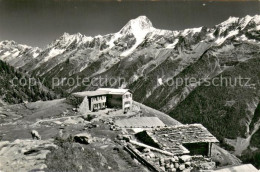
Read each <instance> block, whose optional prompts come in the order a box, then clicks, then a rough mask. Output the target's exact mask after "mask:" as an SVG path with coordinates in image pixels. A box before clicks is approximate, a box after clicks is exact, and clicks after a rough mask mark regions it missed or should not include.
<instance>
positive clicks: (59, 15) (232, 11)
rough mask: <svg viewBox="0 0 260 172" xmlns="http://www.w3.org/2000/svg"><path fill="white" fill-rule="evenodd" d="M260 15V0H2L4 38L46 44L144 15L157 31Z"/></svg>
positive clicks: (0, 25) (0, 19)
mask: <svg viewBox="0 0 260 172" xmlns="http://www.w3.org/2000/svg"><path fill="white" fill-rule="evenodd" d="M256 14H260V1H249V2H245V1H211V2H210V1H191V0H189V1H180V0H178V1H177V0H174V1H169V0H168V1H167V0H156V1H149V0H143V1H138V0H135V1H121V2H118V1H114V0H101V1H98V2H97V1H93V0H92V1H90V0H0V41H2V40H14V41H16V42H18V43H21V44H26V45H30V46H34V47H35V46H38V47H41V48H43V47H46V45H47V44H49V43H51V42H52V41H53V40H55V39H57V38H58V37H60V36H61V35H62V34H63V33H64V32H67V33H70V34H74V33H78V32H80V33H81V34H84V35H87V36H95V35H99V34H100V35H103V34H108V33H115V32H117V31H119V30H120V29H121V28H122V27H123V26H124V25H125V24H126V23H127V22H128V21H129V20H130V19H133V18H136V17H138V16H140V15H145V16H147V17H148V18H149V19H150V20H151V22H152V23H153V26H154V27H156V28H158V29H168V30H182V29H186V28H193V27H200V26H207V27H213V26H214V25H216V24H218V23H220V22H222V21H224V20H226V19H228V18H229V16H235V17H244V16H246V15H256Z"/></svg>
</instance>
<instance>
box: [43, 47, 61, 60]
mask: <svg viewBox="0 0 260 172" xmlns="http://www.w3.org/2000/svg"><path fill="white" fill-rule="evenodd" d="M64 51H65V49H55V48H54V49H51V51H50V52H49V55H48V56H46V57H45V58H44V61H45V62H46V61H48V60H50V59H51V58H53V57H54V56H57V55H59V54H61V53H63V52H64Z"/></svg>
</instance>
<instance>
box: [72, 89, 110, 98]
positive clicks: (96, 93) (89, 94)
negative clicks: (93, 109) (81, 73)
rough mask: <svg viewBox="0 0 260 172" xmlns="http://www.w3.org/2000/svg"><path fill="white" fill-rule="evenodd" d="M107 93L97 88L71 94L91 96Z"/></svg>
mask: <svg viewBox="0 0 260 172" xmlns="http://www.w3.org/2000/svg"><path fill="white" fill-rule="evenodd" d="M106 94H108V92H107V91H101V90H97V91H84V92H77V93H73V94H72V95H74V96H78V97H86V96H88V97H93V96H101V95H106Z"/></svg>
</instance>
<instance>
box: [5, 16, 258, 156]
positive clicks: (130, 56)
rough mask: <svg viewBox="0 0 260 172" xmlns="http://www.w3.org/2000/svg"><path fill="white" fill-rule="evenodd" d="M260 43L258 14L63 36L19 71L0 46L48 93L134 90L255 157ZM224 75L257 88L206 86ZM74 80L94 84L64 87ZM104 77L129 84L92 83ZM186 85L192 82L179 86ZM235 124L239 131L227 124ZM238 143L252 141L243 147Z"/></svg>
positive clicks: (142, 20)
mask: <svg viewBox="0 0 260 172" xmlns="http://www.w3.org/2000/svg"><path fill="white" fill-rule="evenodd" d="M259 41H260V15H255V16H245V17H243V18H236V17H230V18H229V19H227V20H226V21H224V22H222V23H220V24H218V25H215V26H214V27H211V28H208V27H199V28H192V29H184V30H179V31H169V30H160V29H156V28H154V27H153V26H152V23H151V21H150V20H149V19H148V18H147V17H144V16H141V17H138V18H136V19H133V20H131V21H129V22H128V23H127V24H126V25H125V26H124V27H123V28H122V29H121V30H119V32H116V33H111V34H107V35H104V36H101V35H98V36H95V37H87V36H84V35H82V34H80V33H77V34H74V35H69V34H67V33H65V34H63V35H62V36H61V37H60V38H57V39H56V40H54V41H53V42H52V43H50V44H49V45H48V46H47V48H45V49H43V50H42V51H40V52H39V55H38V56H37V57H35V58H32V57H31V56H29V55H28V57H27V58H26V59H31V60H28V61H26V62H27V63H25V64H24V65H23V66H18V65H16V64H18V62H19V59H23V58H16V56H12V55H11V54H12V51H11V52H9V51H8V49H3V48H2V47H1V46H0V59H3V60H4V61H6V62H7V63H11V62H12V63H11V64H12V65H13V66H14V67H19V68H20V69H21V70H24V71H25V70H26V72H28V73H30V74H32V75H33V76H37V77H42V78H45V79H46V80H47V82H48V83H47V84H49V85H50V86H51V84H52V83H51V81H52V78H58V79H59V80H60V81H61V82H60V84H59V85H58V86H57V87H59V88H62V89H64V90H66V91H67V92H68V93H71V92H75V91H83V90H94V89H96V88H97V87H127V88H130V89H131V90H132V91H133V93H134V99H135V100H136V101H138V102H141V103H144V104H145V105H148V106H151V107H153V108H156V109H158V110H161V111H163V112H167V113H168V114H170V116H172V117H173V118H176V119H177V120H179V121H180V122H182V123H192V122H199V123H202V124H203V125H205V126H206V127H207V128H209V130H210V131H211V132H212V133H213V134H214V135H217V136H218V137H219V138H220V137H221V140H222V142H223V143H224V142H228V143H229V144H231V145H232V146H233V147H234V149H235V150H234V152H235V153H236V154H237V155H238V156H240V155H243V152H244V151H251V152H254V151H253V150H255V149H253V148H254V147H256V146H255V143H258V140H259V139H257V136H258V135H259V134H258V133H259V127H258V123H259V120H258V114H257V113H255V112H258V111H256V109H257V105H258V104H259V97H260V95H259V83H260V82H259V80H260V78H259V76H260V71H259V67H258V66H257V64H258V62H259V60H260V59H259V58H260V55H259V48H260V42H259ZM1 44H2V43H0V45H1ZM8 53H9V55H6V54H8ZM16 60H17V61H16ZM20 61H21V60H20ZM249 69H250V70H249ZM238 74H239V75H238ZM221 76H223V77H227V78H230V79H235V78H237V77H239V76H242V77H244V78H251V83H250V84H251V86H252V87H251V86H249V87H244V86H224V87H217V86H213V85H210V86H205V80H208V81H212V80H214V79H216V78H220V77H221ZM77 77H81V78H88V79H89V80H90V81H89V82H88V83H87V84H86V85H83V84H82V83H80V84H79V85H73V86H70V85H66V83H67V82H68V80H69V78H73V79H75V78H77ZM99 77H101V78H106V79H108V81H109V79H114V78H116V79H118V78H120V77H121V78H124V79H125V82H123V83H109V82H108V81H104V83H103V84H100V82H99V81H98V80H94V79H96V78H99ZM185 79H188V82H187V83H184V84H183V83H180V82H181V81H180V80H182V81H185ZM190 79H194V80H195V81H191V80H190ZM92 80H93V82H91V81H92ZM169 81H172V82H171V83H170V84H169ZM64 83H65V84H64ZM253 85H254V86H253ZM238 95H239V96H238ZM202 100H203V101H202ZM207 102H209V103H207ZM231 120H233V121H236V122H237V124H232V123H231V124H229V125H226V122H228V121H231ZM216 121H222V123H219V124H217V123H216ZM231 127H232V129H231ZM254 127H255V131H254V130H253V128H254ZM252 131H254V134H252ZM248 133H251V136H250V138H249V137H248V136H249V135H250V134H249V135H248ZM240 138H242V140H243V139H245V140H246V139H248V138H249V139H248V140H247V141H246V142H244V141H243V142H242V143H241V144H240V143H239V141H240V140H241V139H240ZM239 139H240V140H239ZM251 140H252V141H251ZM251 142H252V143H251ZM252 145H254V146H253V147H252ZM257 149H260V145H259V146H258V147H257Z"/></svg>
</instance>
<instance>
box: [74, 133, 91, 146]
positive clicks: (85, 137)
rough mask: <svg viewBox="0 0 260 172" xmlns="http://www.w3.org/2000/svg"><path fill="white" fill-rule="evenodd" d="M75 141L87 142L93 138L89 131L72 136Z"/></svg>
mask: <svg viewBox="0 0 260 172" xmlns="http://www.w3.org/2000/svg"><path fill="white" fill-rule="evenodd" d="M74 140H75V142H78V143H82V144H89V143H92V142H93V138H92V137H91V135H90V134H89V133H80V134H77V135H75V136H74Z"/></svg>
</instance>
